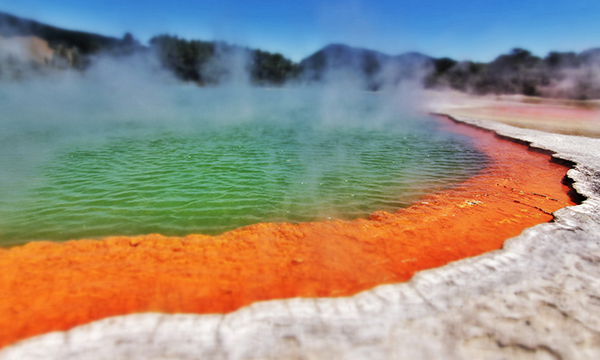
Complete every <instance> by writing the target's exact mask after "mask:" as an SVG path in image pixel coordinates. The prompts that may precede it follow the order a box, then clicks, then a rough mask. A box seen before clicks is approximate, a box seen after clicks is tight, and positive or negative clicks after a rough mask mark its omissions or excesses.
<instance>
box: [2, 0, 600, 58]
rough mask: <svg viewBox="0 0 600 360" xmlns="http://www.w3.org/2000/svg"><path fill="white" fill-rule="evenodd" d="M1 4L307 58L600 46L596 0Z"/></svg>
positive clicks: (21, 11)
mask: <svg viewBox="0 0 600 360" xmlns="http://www.w3.org/2000/svg"><path fill="white" fill-rule="evenodd" d="M0 11H5V12H9V13H12V14H15V15H18V16H23V17H29V18H33V19H36V20H39V21H42V22H46V23H50V24H52V25H56V26H60V27H65V28H70V29H77V30H85V31H91V32H98V33H102V34H106V35H112V36H118V37H121V36H122V35H123V34H124V33H125V32H127V31H129V32H131V33H132V34H133V35H134V36H135V37H136V38H138V39H140V40H142V41H143V42H144V41H147V40H148V39H149V38H150V37H152V36H153V35H157V34H161V33H169V34H176V35H179V36H181V37H185V38H194V39H202V40H225V41H228V42H232V43H237V44H241V45H247V46H251V47H257V48H261V49H264V50H268V51H274V52H281V53H283V54H284V55H286V56H288V57H290V58H292V59H294V60H300V59H302V58H303V57H305V56H308V55H310V54H311V53H313V52H314V51H316V50H318V49H319V48H321V47H322V46H324V45H326V44H329V43H333V42H343V43H347V44H349V45H353V46H362V47H368V48H371V49H375V50H379V51H383V52H386V53H389V54H399V53H402V52H405V51H420V52H423V53H426V54H429V55H431V56H435V57H442V56H449V57H453V58H455V59H461V60H463V59H472V60H476V61H490V60H492V59H494V58H495V57H496V56H497V55H500V54H501V53H506V52H507V51H509V50H510V49H512V48H514V47H523V48H526V49H529V50H530V51H532V52H533V53H535V54H537V55H540V56H543V55H546V54H547V53H548V52H549V51H551V50H558V51H581V50H585V49H588V48H591V47H600V1H598V0H545V1H542V0H454V1H450V0H429V1H425V0H380V1H373V0H371V1H367V0H333V1H324V0H295V1H286V0H279V1H273V0H170V1H169V0H145V1H142V0H0Z"/></svg>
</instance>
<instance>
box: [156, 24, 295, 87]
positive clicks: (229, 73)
mask: <svg viewBox="0 0 600 360" xmlns="http://www.w3.org/2000/svg"><path fill="white" fill-rule="evenodd" d="M150 45H151V46H152V48H153V49H154V50H155V51H156V53H157V54H158V57H159V59H160V61H161V63H162V65H163V66H164V67H165V68H166V69H169V70H171V71H173V72H174V73H175V75H176V76H177V77H178V78H180V79H181V80H185V81H194V82H197V83H198V84H202V85H205V84H217V83H219V82H221V81H223V80H224V79H226V78H231V77H233V76H235V74H234V72H235V71H236V68H237V70H241V71H243V72H244V73H249V74H250V80H251V81H252V82H253V83H255V84H259V85H281V84H283V83H284V82H285V81H287V80H290V79H292V78H295V77H296V76H297V75H298V67H297V65H296V64H295V63H293V62H292V61H291V60H289V59H286V58H285V57H284V56H283V55H281V54H272V53H269V52H266V51H262V50H251V49H248V48H245V47H241V46H236V45H229V44H227V43H223V42H208V41H199V40H185V39H180V38H178V37H176V36H170V35H160V36H156V37H154V38H152V39H151V40H150Z"/></svg>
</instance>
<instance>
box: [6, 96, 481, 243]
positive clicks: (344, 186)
mask: <svg viewBox="0 0 600 360" xmlns="http://www.w3.org/2000/svg"><path fill="white" fill-rule="evenodd" d="M215 91H216V90H215ZM183 94H184V95H180V96H179V98H178V102H177V103H176V105H177V106H175V107H174V108H176V109H177V112H176V113H175V114H167V113H166V112H164V113H163V112H160V111H159V112H158V113H156V114H150V113H140V114H138V115H136V112H135V111H131V112H126V113H124V112H123V111H121V110H119V111H116V110H111V111H109V112H108V113H105V112H103V111H97V112H94V111H90V112H89V113H88V112H85V111H84V110H82V109H79V110H77V109H76V110H77V111H74V112H64V111H63V112H64V114H62V116H63V117H62V118H61V117H60V116H61V115H60V114H59V115H57V114H56V113H52V114H50V115H48V118H45V119H46V120H47V121H37V120H36V119H35V117H43V116H44V115H43V114H40V113H36V112H33V113H32V112H31V111H27V110H26V109H24V108H23V107H22V106H23V105H22V104H21V105H19V106H20V107H14V108H13V109H12V110H13V112H12V117H11V119H9V120H7V119H4V125H5V129H6V130H7V131H5V132H3V133H2V134H1V135H0V167H1V168H2V173H1V176H0V243H1V244H4V245H5V246H6V245H11V244H17V243H22V242H25V241H27V240H37V239H47V240H66V239H77V238H84V237H85V238H89V237H92V238H95V237H102V236H109V235H137V234H147V233H161V234H164V235H185V234H189V233H204V234H219V233H222V232H224V231H227V230H231V229H235V228H238V227H240V226H244V225H249V224H254V223H258V222H273V221H274V222H281V221H287V222H301V221H313V220H323V219H354V218H360V217H366V216H368V214H369V213H371V212H373V211H376V210H386V211H391V212H393V211H396V210H397V209H399V208H401V207H406V206H408V205H409V204H410V203H412V202H414V201H416V200H418V198H419V197H421V196H422V195H423V194H426V193H428V192H432V191H437V190H440V189H443V188H446V187H448V186H451V185H452V184H455V183H457V182H460V181H462V180H464V179H466V178H468V177H470V176H472V175H473V174H475V173H476V172H477V171H479V170H480V169H482V168H483V167H484V165H485V157H484V156H483V155H482V154H480V153H478V152H476V151H474V150H473V148H472V147H471V146H470V143H469V139H467V138H463V137H461V136H458V135H453V134H447V133H443V132H441V130H439V129H438V123H437V120H435V119H433V118H430V117H427V116H417V115H407V114H404V113H403V112H401V111H395V110H394V111H381V109H382V107H383V105H382V102H384V101H386V100H385V99H383V98H382V97H381V96H378V95H376V94H362V95H359V96H355V97H354V98H353V99H352V101H350V102H345V103H343V104H341V105H340V104H337V105H340V106H342V107H343V109H341V110H335V108H334V107H332V108H326V107H325V105H324V104H323V103H322V102H319V99H321V97H320V96H316V95H315V96H313V95H310V94H307V95H299V94H292V95H290V94H289V93H286V92H285V91H280V92H277V91H264V90H263V91H262V92H257V94H253V95H252V97H251V98H248V97H247V96H246V97H244V99H245V101H246V102H245V104H244V106H243V107H240V108H239V109H232V107H235V106H239V104H238V105H235V106H234V105H233V104H237V103H238V102H239V101H235V99H233V100H231V101H229V102H227V101H223V102H222V103H219V101H218V100H219V96H218V94H213V93H208V92H207V90H204V93H203V92H202V91H198V94H195V93H191V92H190V90H186V91H185V92H184V93H183ZM290 98H293V99H294V101H290ZM238 100H239V99H238ZM338 101H341V100H339V99H338ZM248 104H252V105H253V106H252V109H251V110H248ZM86 106H87V104H86ZM221 107H229V108H228V109H222V110H223V111H222V112H219V108H221ZM100 108H102V107H101V106H100ZM163 110H164V109H163ZM167 110H168V109H167ZM234 110H235V111H234ZM388 110H389V108H388ZM165 111H166V110H165ZM339 111H341V112H339ZM59 113H60V112H59ZM132 114H133V115H132ZM219 115H220V117H219ZM78 118H86V119H87V120H85V121H84V120H82V121H75V120H77V119H78ZM31 119H34V120H31ZM74 119H75V120H74ZM181 119H185V121H184V120H181ZM59 120H60V121H59Z"/></svg>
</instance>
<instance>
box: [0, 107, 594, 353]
mask: <svg viewBox="0 0 600 360" xmlns="http://www.w3.org/2000/svg"><path fill="white" fill-rule="evenodd" d="M456 120H459V121H462V122H466V123H469V124H472V125H476V126H479V127H482V128H485V129H489V130H493V131H495V132H497V133H498V134H500V135H502V136H506V137H510V138H513V139H519V140H523V141H526V142H529V143H531V144H532V145H531V146H532V147H536V148H540V149H545V150H549V151H551V152H553V153H554V155H553V156H554V157H555V158H557V159H563V160H568V161H570V162H572V163H574V164H575V165H574V167H573V168H572V169H571V170H569V171H568V177H570V178H571V179H573V180H574V184H573V186H574V188H575V189H576V190H577V191H578V192H579V193H580V194H581V195H584V196H585V197H587V200H585V201H584V202H583V203H582V204H581V205H578V206H572V207H567V208H564V209H561V210H558V211H556V212H555V213H554V215H555V221H554V222H551V223H545V224H540V225H537V226H534V227H532V228H529V229H527V230H525V231H524V232H523V233H522V234H520V235H519V236H517V237H515V238H512V239H510V240H507V241H506V243H505V244H504V247H503V249H502V250H498V251H494V252H490V253H487V254H484V255H481V256H477V257H474V258H469V259H465V260H461V261H457V262H453V263H451V264H448V265H446V266H444V267H441V268H437V269H432V270H427V271H422V272H420V273H418V274H416V275H415V276H414V278H413V279H412V280H411V281H410V282H407V283H402V284H397V285H384V286H378V287H376V288H374V289H372V290H369V291H365V292H362V293H360V294H358V295H356V296H352V297H347V298H330V299H300V298H299V299H291V300H274V301H267V302H260V303H256V304H253V305H251V306H248V307H245V308H242V309H240V310H238V311H236V312H234V313H231V314H227V315H166V314H156V313H146V314H134V315H128V316H119V317H113V318H107V319H104V320H100V321H96V322H94V323H91V324H88V325H83V326H79V327H76V328H74V329H72V330H70V331H66V332H55V333H50V334H45V335H42V336H38V337H35V338H31V339H27V340H24V341H21V342H19V343H17V344H14V345H12V346H10V347H7V348H5V349H4V350H2V351H0V359H2V360H8V359H14V360H26V359H61V360H66V359H86V360H87V359H89V360H91V359H107V360H109V359H110V360H116V359H600V139H590V138H584V137H577V136H567V135H556V134H548V133H544V132H540V131H535V130H525V129H517V128H514V127H510V126H508V125H503V124H499V123H494V122H488V121H482V120H476V119H468V118H460V119H456Z"/></svg>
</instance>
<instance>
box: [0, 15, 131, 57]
mask: <svg viewBox="0 0 600 360" xmlns="http://www.w3.org/2000/svg"><path fill="white" fill-rule="evenodd" d="M16 35H19V36H36V37H39V38H40V39H43V40H46V41H47V42H48V44H49V45H50V47H52V48H54V49H56V48H58V47H59V46H60V45H62V46H65V47H67V48H77V49H78V50H79V51H80V52H81V53H82V54H83V55H89V54H93V53H96V52H98V51H101V50H106V49H110V48H113V47H116V46H118V45H120V44H121V43H122V41H123V40H122V39H117V38H114V37H108V36H103V35H98V34H93V33H88V32H83V31H74V30H65V29H61V28H58V27H54V26H50V25H46V24H42V23H40V22H37V21H35V20H29V19H23V18H20V17H16V16H14V15H10V14H7V13H3V12H0V36H3V37H11V36H16Z"/></svg>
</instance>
